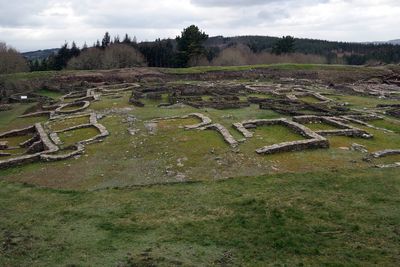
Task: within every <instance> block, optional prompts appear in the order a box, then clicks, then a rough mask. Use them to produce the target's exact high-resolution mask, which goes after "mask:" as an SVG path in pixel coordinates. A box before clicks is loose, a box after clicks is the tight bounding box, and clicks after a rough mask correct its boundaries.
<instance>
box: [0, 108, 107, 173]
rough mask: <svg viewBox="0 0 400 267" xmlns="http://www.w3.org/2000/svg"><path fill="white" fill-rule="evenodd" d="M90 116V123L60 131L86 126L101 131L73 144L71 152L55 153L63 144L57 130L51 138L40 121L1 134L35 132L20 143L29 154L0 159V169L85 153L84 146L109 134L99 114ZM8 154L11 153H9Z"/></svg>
mask: <svg viewBox="0 0 400 267" xmlns="http://www.w3.org/2000/svg"><path fill="white" fill-rule="evenodd" d="M88 115H89V114H81V115H77V116H72V118H76V117H82V116H88ZM89 116H90V117H89V123H88V124H82V125H77V126H73V127H70V128H68V129H64V130H62V131H58V132H64V131H71V130H74V129H78V128H84V127H95V128H96V129H97V130H98V132H99V134H98V135H96V136H95V137H93V138H90V139H87V140H82V141H80V142H78V143H77V144H76V145H74V146H73V147H74V148H75V150H74V151H72V152H70V153H65V154H55V153H56V152H58V151H59V147H58V145H61V144H62V143H61V141H60V140H59V138H58V135H57V132H50V138H49V136H48V135H47V133H46V131H45V129H44V128H43V126H42V124H40V123H36V124H35V125H33V126H30V127H27V128H24V129H19V130H13V131H9V132H5V133H2V134H0V138H1V137H2V138H6V137H13V136H23V135H27V134H33V137H32V138H30V139H28V140H27V141H25V142H23V143H21V144H20V147H24V148H26V153H28V154H26V155H22V156H17V157H14V158H11V159H7V160H2V161H1V160H0V169H4V168H8V167H12V166H16V165H21V164H27V163H30V162H35V161H39V160H44V161H54V160H62V159H67V158H70V157H73V156H76V155H78V154H82V153H84V147H85V145H86V144H92V143H95V142H100V141H101V140H102V139H103V138H105V137H106V136H108V135H109V132H108V131H107V129H106V128H105V127H104V126H103V125H101V124H100V123H98V121H97V114H95V113H91V114H90V115H89ZM68 118H69V117H65V116H58V117H57V118H52V120H56V119H68ZM7 156H9V155H8V154H7Z"/></svg>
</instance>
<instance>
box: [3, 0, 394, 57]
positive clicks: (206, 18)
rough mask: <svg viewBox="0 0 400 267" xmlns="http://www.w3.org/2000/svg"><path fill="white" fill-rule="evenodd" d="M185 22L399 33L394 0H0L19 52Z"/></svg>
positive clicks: (156, 33)
mask: <svg viewBox="0 0 400 267" xmlns="http://www.w3.org/2000/svg"><path fill="white" fill-rule="evenodd" d="M191 24H195V25H197V26H199V27H200V28H201V29H202V30H204V31H205V32H206V33H208V34H209V35H210V36H215V35H224V36H235V35H269V36H283V35H293V36H295V37H306V38H315V39H326V40H342V41H376V40H391V39H398V38H400V31H399V30H398V28H399V25H400V1H399V0H111V1H110V0H108V1H107V0H11V1H10V0H0V40H1V41H5V42H6V43H7V44H9V45H12V46H14V47H15V48H17V49H18V50H20V51H30V50H36V49H45V48H53V47H60V45H61V44H63V43H64V41H68V42H71V41H72V40H75V41H76V42H77V44H78V45H80V46H81V45H82V44H83V43H84V41H87V43H88V44H89V45H91V44H93V42H95V41H96V40H97V39H101V37H102V36H103V34H104V32H105V31H109V32H110V34H111V35H118V34H119V35H120V36H123V35H124V33H128V34H130V35H131V36H136V37H137V40H138V41H144V40H154V39H155V38H158V37H160V38H166V37H171V38H174V37H175V36H176V35H178V34H180V32H181V31H182V29H183V28H184V27H186V26H189V25H191Z"/></svg>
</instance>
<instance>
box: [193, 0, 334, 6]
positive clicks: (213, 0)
mask: <svg viewBox="0 0 400 267" xmlns="http://www.w3.org/2000/svg"><path fill="white" fill-rule="evenodd" d="M191 2H192V3H193V4H194V5H198V6H203V7H235V6H236V7H237V6H242V7H249V6H263V5H269V4H272V3H279V4H282V5H285V4H287V3H292V4H297V5H298V4H311V3H326V2H329V0H297V1H296V0H191Z"/></svg>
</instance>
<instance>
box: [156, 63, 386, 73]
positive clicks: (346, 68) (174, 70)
mask: <svg viewBox="0 0 400 267" xmlns="http://www.w3.org/2000/svg"><path fill="white" fill-rule="evenodd" d="M254 69H273V70H331V71H332V70H336V71H363V72H376V71H377V70H378V69H379V68H373V67H364V66H349V65H326V64H293V63H285V64H263V65H246V66H226V67H221V66H200V67H191V68H172V69H163V68H161V69H160V70H161V71H162V72H164V73H168V74H195V73H206V72H215V71H246V70H254Z"/></svg>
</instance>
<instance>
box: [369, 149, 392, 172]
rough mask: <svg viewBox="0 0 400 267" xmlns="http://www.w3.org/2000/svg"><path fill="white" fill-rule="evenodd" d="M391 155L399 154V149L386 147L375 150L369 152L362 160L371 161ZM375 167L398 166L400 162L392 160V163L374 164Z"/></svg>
mask: <svg viewBox="0 0 400 267" xmlns="http://www.w3.org/2000/svg"><path fill="white" fill-rule="evenodd" d="M391 155H400V149H386V150H381V151H377V152H374V153H371V154H369V155H368V156H367V157H365V158H364V160H367V161H371V160H372V159H374V158H375V159H376V158H382V157H387V156H391ZM375 167H377V168H398V167H400V162H394V163H392V164H379V165H375Z"/></svg>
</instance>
